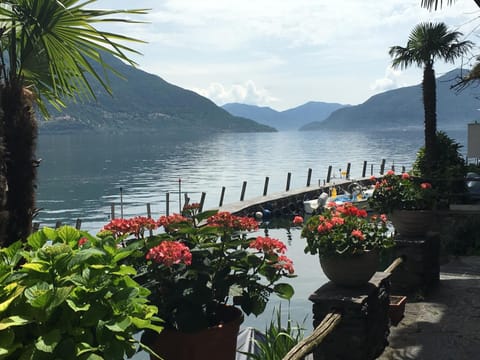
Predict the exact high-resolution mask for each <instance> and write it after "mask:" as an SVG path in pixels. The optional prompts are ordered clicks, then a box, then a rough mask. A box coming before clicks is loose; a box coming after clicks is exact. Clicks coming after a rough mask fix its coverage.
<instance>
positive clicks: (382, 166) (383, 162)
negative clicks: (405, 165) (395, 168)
mask: <svg viewBox="0 0 480 360" xmlns="http://www.w3.org/2000/svg"><path fill="white" fill-rule="evenodd" d="M385 161H386V160H385V159H382V164H381V165H380V175H383V173H384V172H385Z"/></svg>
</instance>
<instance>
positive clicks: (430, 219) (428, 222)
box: [390, 210, 435, 238]
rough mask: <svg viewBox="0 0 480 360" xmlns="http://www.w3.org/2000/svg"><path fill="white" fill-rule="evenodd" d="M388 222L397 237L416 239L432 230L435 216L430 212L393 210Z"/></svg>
mask: <svg viewBox="0 0 480 360" xmlns="http://www.w3.org/2000/svg"><path fill="white" fill-rule="evenodd" d="M390 220H391V221H392V224H393V227H394V228H395V232H396V233H397V234H398V236H400V237H404V238H418V237H423V236H425V234H426V233H427V232H428V231H430V230H432V229H433V226H434V223H435V214H434V212H433V211H430V210H395V211H394V212H393V213H392V214H391V215H390Z"/></svg>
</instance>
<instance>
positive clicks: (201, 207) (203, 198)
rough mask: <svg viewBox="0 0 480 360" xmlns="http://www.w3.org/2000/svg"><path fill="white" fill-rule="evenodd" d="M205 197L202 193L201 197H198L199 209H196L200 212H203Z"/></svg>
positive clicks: (204, 193)
mask: <svg viewBox="0 0 480 360" xmlns="http://www.w3.org/2000/svg"><path fill="white" fill-rule="evenodd" d="M205 196H207V193H206V192H202V196H201V197H200V207H199V209H198V210H199V211H200V212H202V211H203V204H205Z"/></svg>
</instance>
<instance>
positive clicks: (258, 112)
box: [222, 101, 349, 130]
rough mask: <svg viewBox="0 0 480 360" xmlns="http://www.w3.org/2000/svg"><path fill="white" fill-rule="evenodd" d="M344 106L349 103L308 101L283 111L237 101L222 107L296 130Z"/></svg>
mask: <svg viewBox="0 0 480 360" xmlns="http://www.w3.org/2000/svg"><path fill="white" fill-rule="evenodd" d="M346 106H349V105H342V104H337V103H326V102H318V101H310V102H307V103H306V104H303V105H300V106H297V107H295V108H292V109H288V110H285V111H276V110H274V109H272V108H270V107H259V106H255V105H246V104H239V103H229V104H225V105H223V106H222V107H223V108H224V109H225V110H227V111H228V112H229V113H231V114H232V115H236V116H241V117H245V118H248V119H252V120H255V121H256V122H259V123H261V124H265V125H268V126H272V127H274V128H275V129H278V130H298V129H299V128H301V127H302V126H304V125H306V124H309V123H312V122H316V121H317V122H321V121H323V120H325V119H326V118H327V117H328V116H329V115H330V114H331V113H332V112H333V111H335V110H337V109H340V108H343V107H346Z"/></svg>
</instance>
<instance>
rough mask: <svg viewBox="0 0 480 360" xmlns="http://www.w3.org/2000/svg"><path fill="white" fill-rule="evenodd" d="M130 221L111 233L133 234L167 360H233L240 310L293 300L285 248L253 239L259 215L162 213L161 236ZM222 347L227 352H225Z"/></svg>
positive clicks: (159, 347)
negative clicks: (159, 322)
mask: <svg viewBox="0 0 480 360" xmlns="http://www.w3.org/2000/svg"><path fill="white" fill-rule="evenodd" d="M131 220H132V221H131V222H130V220H124V221H123V222H124V223H127V225H125V224H122V225H121V226H116V225H115V224H112V223H111V224H108V225H107V226H106V227H105V230H107V231H112V232H114V233H116V234H117V235H120V236H123V237H125V236H127V237H128V236H129V234H130V235H132V234H133V235H134V239H133V240H132V241H130V242H128V245H127V248H129V249H135V250H136V251H137V254H138V258H137V259H138V262H137V263H136V267H138V268H139V269H141V272H142V278H143V280H142V281H143V283H144V284H146V286H147V287H148V288H149V289H150V290H151V291H152V293H151V296H150V299H151V301H152V302H153V303H155V304H156V305H157V306H158V309H159V316H160V317H161V318H162V319H164V320H165V330H164V331H163V332H162V333H161V334H160V335H159V336H158V337H157V336H153V337H151V338H150V339H148V342H149V343H151V344H152V347H153V348H154V349H155V350H156V352H157V353H158V355H160V356H161V357H162V358H164V359H165V360H172V359H175V360H180V359H206V358H208V359H222V360H228V359H234V358H235V354H236V337H237V332H238V329H239V326H240V323H241V321H242V319H243V314H242V311H241V310H243V312H244V313H245V314H255V315H259V314H261V313H262V312H263V311H264V309H265V305H266V303H267V302H268V299H269V296H270V294H272V293H276V294H277V295H279V296H280V297H282V298H285V299H290V298H291V296H292V295H293V288H292V287H291V286H290V285H289V284H286V283H279V280H280V279H281V278H282V277H292V276H293V265H292V262H291V260H290V259H289V258H287V257H286V256H285V255H284V253H285V250H286V246H285V245H284V244H283V243H282V242H281V241H279V240H277V239H272V238H270V237H261V236H256V237H249V236H248V233H249V232H250V231H253V230H257V229H258V224H257V222H256V221H255V220H254V219H253V218H248V217H238V216H235V215H232V214H230V213H228V212H217V211H209V212H204V213H199V205H198V204H192V205H190V206H187V207H186V209H185V213H184V214H183V215H179V214H174V215H170V216H162V217H161V218H160V219H159V220H158V222H157V226H158V227H161V228H162V229H163V232H160V233H158V234H156V235H153V236H144V235H143V234H144V233H145V231H142V230H140V231H139V230H138V224H139V223H141V221H139V219H138V218H137V220H135V219H131ZM129 222H130V223H129ZM146 224H147V225H148V226H151V225H152V223H151V222H148V223H147V222H146ZM117 225H119V224H117ZM239 309H241V310H239ZM232 324H233V325H232ZM223 330H228V331H229V332H230V334H229V336H230V339H229V340H220V339H219V338H218V336H223V335H221V334H218V332H219V331H222V332H223ZM177 339H180V340H178V341H179V342H177ZM154 341H155V342H156V343H155V342H154ZM222 345H227V346H228V347H229V349H225V351H226V352H227V353H222V350H221V349H220V347H221V346H222ZM203 351H205V352H203Z"/></svg>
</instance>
